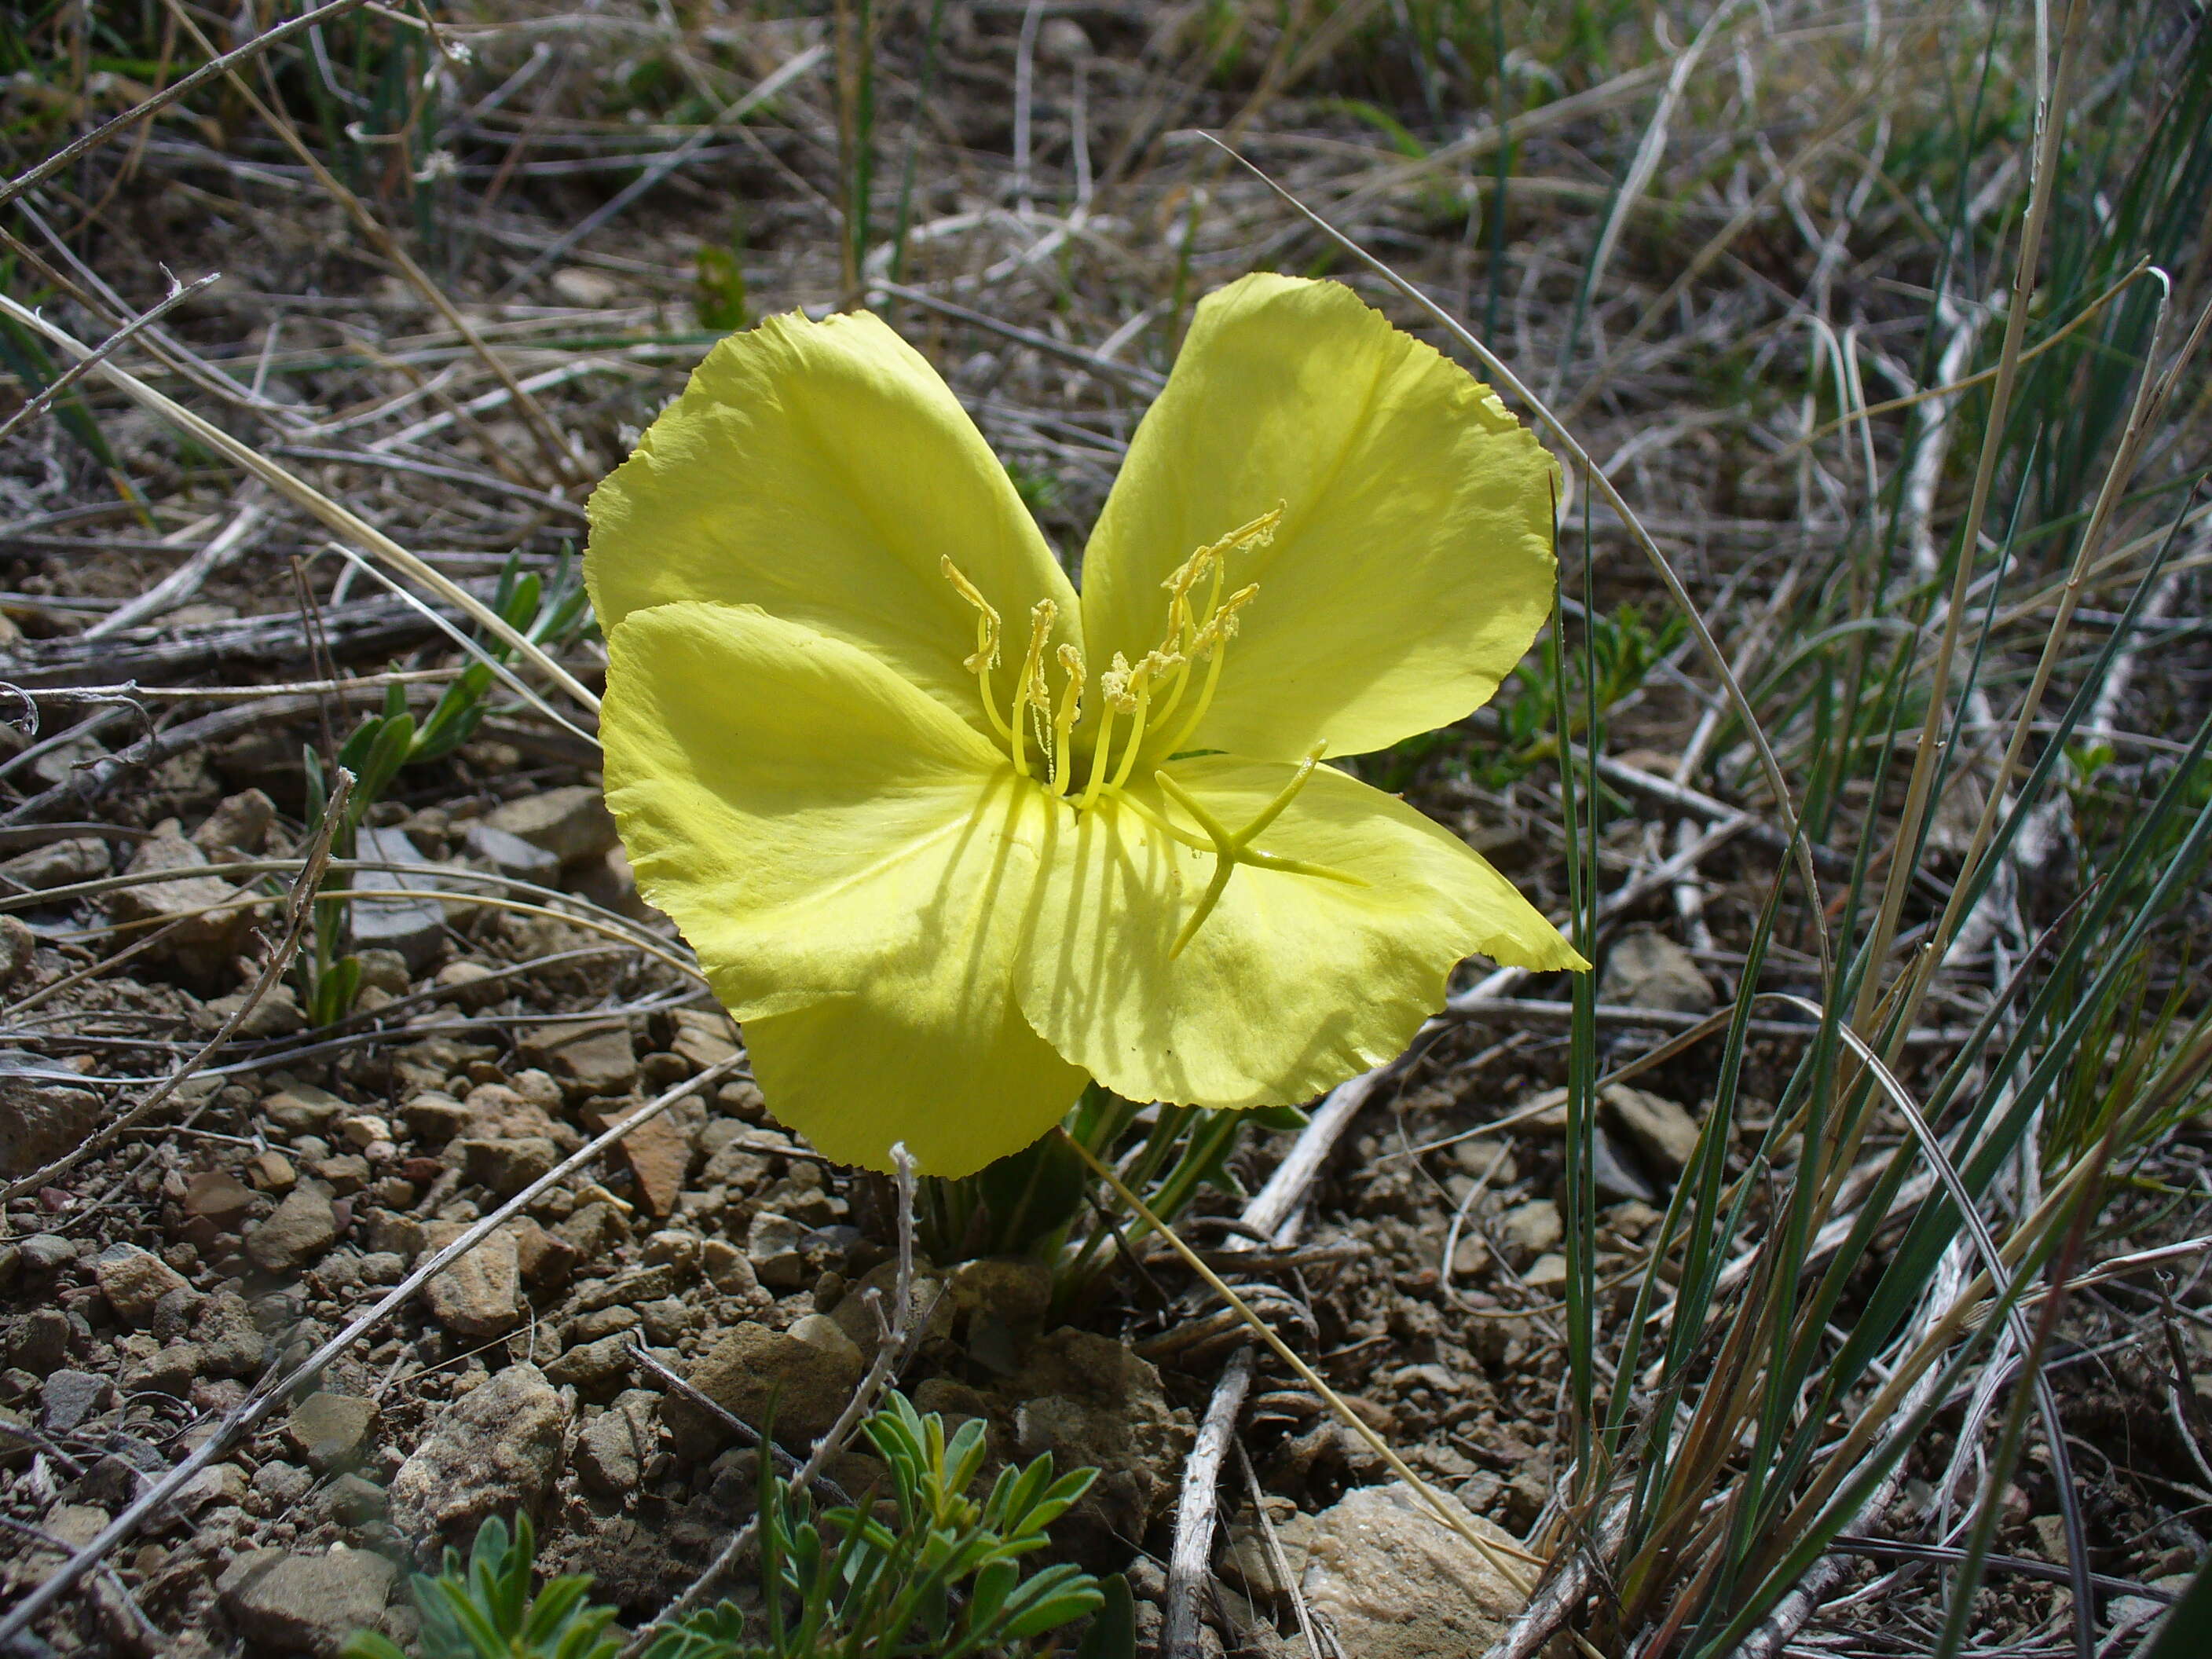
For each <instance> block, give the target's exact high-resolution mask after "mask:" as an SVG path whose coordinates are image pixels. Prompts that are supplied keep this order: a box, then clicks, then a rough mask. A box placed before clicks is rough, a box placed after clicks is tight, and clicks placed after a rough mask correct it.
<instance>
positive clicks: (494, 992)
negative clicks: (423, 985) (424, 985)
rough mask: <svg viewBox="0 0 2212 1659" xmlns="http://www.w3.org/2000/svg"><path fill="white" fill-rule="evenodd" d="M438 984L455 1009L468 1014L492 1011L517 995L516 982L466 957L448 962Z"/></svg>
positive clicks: (442, 969) (437, 981)
mask: <svg viewBox="0 0 2212 1659" xmlns="http://www.w3.org/2000/svg"><path fill="white" fill-rule="evenodd" d="M435 982H436V984H437V987H438V988H439V989H440V990H441V991H443V992H445V993H446V994H447V997H448V999H449V1000H451V1001H452V1002H453V1006H455V1007H456V1008H459V1009H460V1010H461V1011H462V1012H465V1013H471V1012H475V1011H476V1010H477V1009H479V1008H489V1007H490V1006H492V1004H493V1003H495V1002H497V1001H500V1000H501V999H502V998H505V997H507V996H510V995H512V994H513V991H514V981H513V980H511V979H509V978H507V977H506V976H504V975H501V974H500V973H499V972H498V971H497V970H496V969H492V968H489V967H487V966H485V965H484V964H483V963H481V962H471V961H470V960H469V959H468V958H467V957H461V958H460V959H459V961H455V962H449V963H447V964H446V965H445V966H444V967H442V968H441V969H438V974H437V979H436V981H435Z"/></svg>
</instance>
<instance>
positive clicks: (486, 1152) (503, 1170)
mask: <svg viewBox="0 0 2212 1659" xmlns="http://www.w3.org/2000/svg"><path fill="white" fill-rule="evenodd" d="M453 1151H455V1152H459V1154H460V1156H461V1159H462V1168H463V1170H465V1172H466V1174H467V1177H468V1179H469V1180H471V1181H472V1182H476V1183H477V1184H478V1185H479V1186H483V1187H489V1188H491V1189H492V1191H494V1192H495V1193H497V1194H499V1195H500V1196H501V1198H511V1197H513V1195H514V1194H517V1193H519V1192H520V1191H521V1190H522V1189H523V1188H525V1187H527V1186H528V1185H530V1183H531V1182H533V1181H537V1180H539V1179H541V1178H543V1177H544V1176H546V1175H548V1174H549V1173H550V1172H551V1170H552V1168H553V1166H554V1165H555V1164H558V1163H559V1162H560V1161H561V1149H560V1148H559V1147H558V1146H555V1145H554V1144H553V1143H552V1142H551V1141H550V1140H549V1139H546V1138H545V1137H544V1136H543V1135H518V1136H516V1137H515V1138H513V1139H507V1140H491V1139H476V1138H474V1137H467V1136H465V1137H463V1138H462V1139H459V1140H456V1141H454V1142H453Z"/></svg>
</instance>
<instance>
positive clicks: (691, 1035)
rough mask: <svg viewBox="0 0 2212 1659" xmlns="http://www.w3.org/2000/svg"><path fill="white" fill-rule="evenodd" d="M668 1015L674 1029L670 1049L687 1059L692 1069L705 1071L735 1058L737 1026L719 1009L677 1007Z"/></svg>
mask: <svg viewBox="0 0 2212 1659" xmlns="http://www.w3.org/2000/svg"><path fill="white" fill-rule="evenodd" d="M668 1018H669V1021H670V1023H671V1024H672V1025H673V1026H674V1027H675V1028H676V1030H675V1036H674V1040H673V1041H671V1042H670V1043H669V1045H668V1046H669V1048H670V1050H671V1052H673V1053H675V1054H681V1055H682V1056H683V1057H684V1059H685V1060H690V1062H691V1066H692V1069H693V1070H694V1071H699V1072H704V1071H707V1070H708V1069H709V1068H711V1067H713V1066H719V1065H720V1064H721V1063H722V1062H723V1061H724V1060H734V1059H735V1058H737V1053H738V1034H737V1028H736V1027H735V1026H734V1025H732V1024H731V1023H730V1017H729V1016H728V1015H727V1014H726V1013H724V1012H721V1011H720V1009H719V1008H716V1009H708V1008H678V1010H676V1012H674V1013H672V1014H671V1015H670V1016H669V1017H668Z"/></svg>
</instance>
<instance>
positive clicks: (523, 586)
mask: <svg viewBox="0 0 2212 1659" xmlns="http://www.w3.org/2000/svg"><path fill="white" fill-rule="evenodd" d="M585 603H586V601H585V594H584V589H583V585H582V584H581V583H580V582H577V581H574V580H572V579H570V577H569V574H568V569H567V567H566V565H565V563H564V565H563V567H562V569H561V570H560V571H558V572H556V574H555V578H554V581H553V584H552V587H551V591H550V595H549V593H548V591H547V588H546V585H545V584H544V581H543V580H541V579H540V578H539V576H538V574H537V572H535V571H526V570H524V569H522V568H521V567H520V562H519V560H518V559H509V560H508V561H507V567H506V568H505V569H504V570H502V571H501V573H500V580H499V588H498V591H497V592H495V595H494V596H493V600H492V608H493V609H494V610H495V611H497V612H498V613H499V615H500V616H501V617H502V618H503V619H504V620H505V621H506V623H507V625H508V626H509V627H511V628H513V629H515V630H516V631H517V632H518V633H520V634H522V635H524V636H525V637H526V638H527V639H528V640H529V641H531V642H532V644H535V645H546V644H550V643H552V642H554V641H559V640H562V639H565V638H566V637H568V635H570V634H571V633H573V632H574V630H575V629H576V628H577V627H578V626H579V625H580V623H581V621H582V619H583V616H584V606H585ZM479 648H480V649H481V651H482V652H483V655H481V656H477V657H474V658H472V659H471V661H470V662H469V665H467V666H466V667H465V668H464V669H462V670H461V671H460V672H459V673H458V674H457V675H455V676H454V677H453V684H450V685H448V686H447V688H446V690H445V691H444V692H443V694H442V695H441V696H440V697H439V699H438V702H437V704H436V706H435V708H432V709H431V710H430V712H429V714H428V715H427V716H425V717H424V719H423V720H422V724H421V725H420V726H417V725H416V721H415V716H414V714H412V713H411V712H410V710H409V709H408V707H407V690H406V688H405V687H404V685H400V684H396V683H395V684H392V685H388V686H386V688H385V694H384V708H383V709H382V710H381V711H380V713H378V714H372V715H370V716H369V717H368V719H367V720H363V721H362V723H361V725H360V726H357V727H356V728H355V730H354V732H353V735H352V736H350V737H349V738H347V739H346V740H345V742H344V744H343V745H342V746H341V747H340V748H339V750H338V752H337V765H338V766H340V767H342V768H343V769H345V770H347V771H349V772H350V773H352V774H353V775H354V789H353V793H352V795H351V796H350V797H349V799H348V800H347V802H346V805H345V808H344V811H343V815H342V817H340V820H339V822H338V823H337V826H336V827H335V828H334V829H332V831H331V856H332V857H333V858H336V859H341V860H343V859H349V858H351V857H353V856H354V848H355V843H356V840H357V838H358V836H359V833H360V829H361V826H362V822H363V820H364V819H365V818H366V817H368V810H369V808H371V807H372V806H374V805H376V803H377V802H378V801H380V800H381V799H383V798H384V792H385V791H386V789H388V788H390V787H392V780H393V779H394V778H396V777H398V775H399V769H400V768H402V767H403V766H412V765H418V764H422V763H427V762H430V761H435V760H442V759H443V758H444V757H447V755H450V754H452V753H453V750H456V749H458V748H459V747H460V746H461V745H462V744H465V743H466V742H467V741H468V740H469V739H470V738H471V737H473V736H474V735H475V734H476V731H477V727H478V726H480V725H482V724H483V717H484V714H485V712H486V710H487V708H488V706H489V704H488V701H487V700H488V699H489V696H490V694H491V688H492V679H493V664H494V663H495V662H496V663H502V664H503V663H505V662H506V661H507V659H508V658H509V656H511V655H512V654H513V647H511V646H509V645H507V643H505V642H504V641H501V640H498V639H492V640H489V641H484V642H483V644H482V645H481V647H479ZM305 758H306V762H307V833H308V835H309V836H311V837H312V836H314V835H315V834H316V833H317V832H319V830H320V829H322V825H323V815H324V811H325V808H326V806H327V805H328V804H329V801H330V787H329V783H328V781H327V774H326V773H325V770H324V769H323V764H322V762H321V759H320V757H318V756H317V755H316V754H315V752H314V750H313V749H309V750H307V752H306V757H305ZM348 881H349V878H346V877H344V876H339V877H336V878H332V880H331V885H334V886H338V887H343V886H344V885H346V884H347V883H348ZM348 919H349V909H348V903H347V901H346V900H344V899H342V898H318V899H317V900H316V901H315V927H314V937H313V940H312V942H311V944H310V945H309V948H308V949H307V950H305V951H301V956H300V978H301V987H300V988H301V1002H302V1005H303V1006H305V1008H306V1010H307V1019H308V1023H309V1024H312V1025H317V1026H321V1025H328V1024H332V1023H333V1022H335V1021H337V1020H341V1019H343V1018H345V1017H346V1015H347V1013H348V1012H350V1011H351V1009H352V1007H353V1000H354V997H355V995H356V994H357V993H358V992H359V990H360V989H361V962H360V960H359V958H357V957H354V956H353V955H351V954H350V953H349V952H348V951H346V949H345V942H346V933H347V923H348Z"/></svg>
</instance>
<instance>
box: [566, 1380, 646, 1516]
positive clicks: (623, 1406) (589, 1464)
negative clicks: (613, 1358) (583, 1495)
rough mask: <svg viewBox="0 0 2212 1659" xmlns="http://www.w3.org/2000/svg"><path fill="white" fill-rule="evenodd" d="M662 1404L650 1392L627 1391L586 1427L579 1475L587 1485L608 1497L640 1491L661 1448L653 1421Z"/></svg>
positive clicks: (578, 1439)
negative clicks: (647, 1468) (655, 1455)
mask: <svg viewBox="0 0 2212 1659" xmlns="http://www.w3.org/2000/svg"><path fill="white" fill-rule="evenodd" d="M659 1404H660V1396H659V1395H657V1394H654V1393H653V1392H652V1391H651V1390H649V1389H627V1390H625V1391H624V1392H623V1394H621V1395H618V1396H617V1398H616V1400H615V1402H614V1404H613V1405H611V1406H610V1407H608V1408H607V1409H606V1410H605V1411H604V1412H602V1413H600V1414H599V1416H597V1417H595V1418H593V1419H592V1420H591V1422H590V1423H588V1424H587V1425H585V1428H584V1431H583V1432H582V1433H581V1434H580V1435H578V1436H577V1437H576V1473H577V1474H578V1475H579V1476H580V1477H581V1478H582V1480H583V1482H584V1484H585V1485H586V1486H589V1487H591V1488H592V1490H593V1491H595V1492H599V1494H600V1495H601V1496H602V1497H606V1498H626V1497H628V1496H629V1494H630V1493H631V1492H635V1491H636V1490H637V1488H638V1486H639V1485H640V1484H641V1481H642V1480H643V1479H644V1475H645V1468H646V1466H647V1464H648V1463H650V1462H652V1461H653V1454H654V1453H655V1452H656V1451H657V1450H659V1443H660V1430H659V1425H657V1424H656V1423H655V1421H654V1418H653V1413H654V1412H655V1410H656V1408H658V1407H659Z"/></svg>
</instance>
